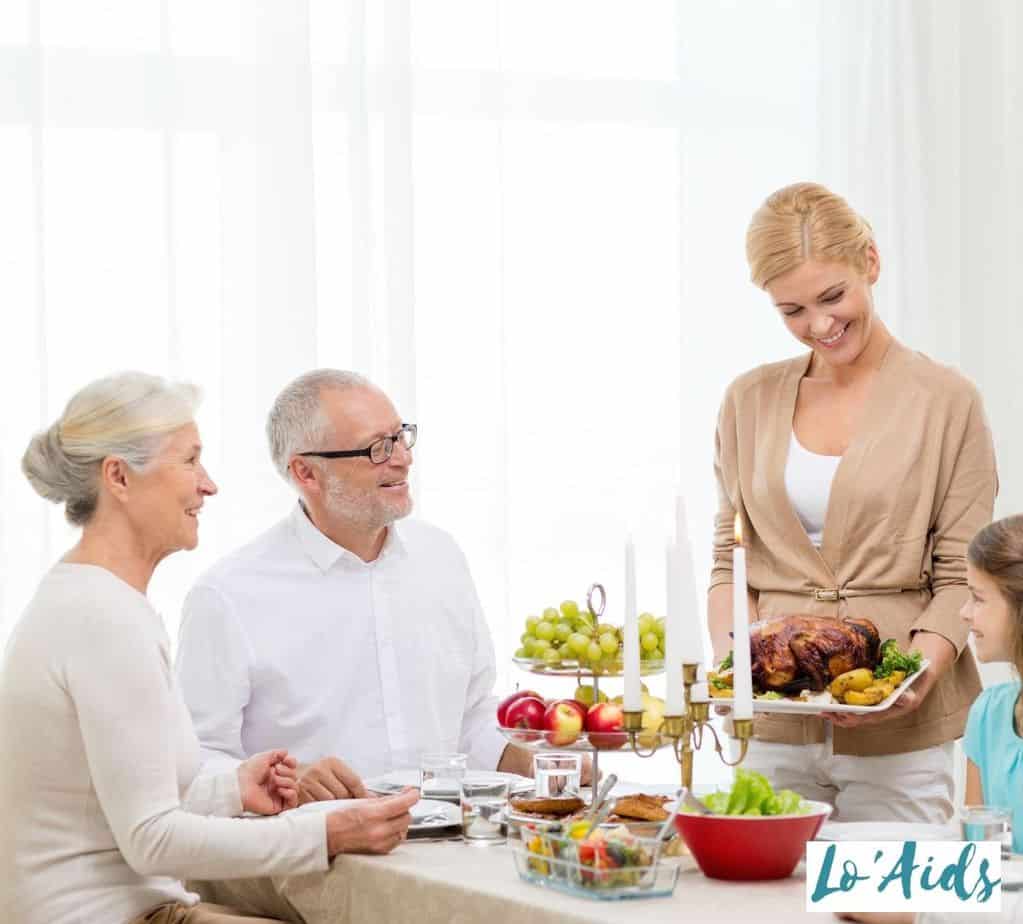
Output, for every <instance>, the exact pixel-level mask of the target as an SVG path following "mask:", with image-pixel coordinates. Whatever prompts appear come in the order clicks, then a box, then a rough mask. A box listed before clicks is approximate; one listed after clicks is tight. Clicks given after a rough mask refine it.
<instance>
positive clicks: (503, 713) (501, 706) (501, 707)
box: [497, 690, 543, 728]
mask: <svg viewBox="0 0 1023 924" xmlns="http://www.w3.org/2000/svg"><path fill="white" fill-rule="evenodd" d="M525 696H532V697H534V698H535V699H539V700H543V697H542V696H541V695H540V694H539V693H537V692H536V691H535V690H516V691H515V692H514V693H512V694H511V695H510V696H506V697H505V698H504V699H502V700H501V702H499V703H498V704H497V724H498V725H500V726H501V728H508V716H507V713H508V707H509V706H510V705H511V704H512V703H514V702H515V701H516V700H519V699H522V698H523V697H525Z"/></svg>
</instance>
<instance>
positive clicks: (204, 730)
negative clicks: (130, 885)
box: [177, 369, 531, 801]
mask: <svg viewBox="0 0 1023 924" xmlns="http://www.w3.org/2000/svg"><path fill="white" fill-rule="evenodd" d="M267 436H268V438H269V441H270V451H271V454H272V455H273V461H274V464H275V466H276V467H277V469H278V471H279V472H280V473H281V475H282V477H284V478H285V479H286V480H287V481H288V482H289V483H290V484H291V485H292V486H293V487H294V488H295V490H296V491H297V492H298V495H299V501H298V503H297V504H296V505H295V507H294V509H293V510H292V511H291V513H290V514H288V516H287V517H285V519H284V520H282V521H281V522H279V523H278V524H277V525H276V526H274V527H273V528H271V529H270V530H269V531H267V532H266V533H264V534H263V535H261V536H259V537H258V538H257V539H255V541H253V542H251V543H250V544H249V545H246V546H244V547H243V548H241V549H239V550H238V551H237V552H235V553H233V554H232V555H229V556H227V557H226V558H224V559H223V560H221V561H220V562H218V563H217V564H216V565H214V566H213V567H212V568H211V569H210V570H209V571H208V572H207V573H206V574H205V575H203V576H202V577H201V578H200V579H199V581H198V582H197V583H196V585H195V586H194V587H193V588H192V590H191V592H190V593H189V595H188V598H187V599H186V601H185V609H184V620H183V623H182V628H181V638H180V647H179V651H178V662H177V672H178V677H179V680H180V684H181V688H182V690H183V692H184V695H185V699H186V702H187V703H188V707H189V709H190V710H191V713H192V719H193V722H194V724H195V728H196V732H197V733H198V735H199V740H200V741H201V743H202V746H203V749H204V756H205V757H206V758H207V759H215V760H216V761H217V762H221V760H222V759H223V758H229V759H232V760H241V759H244V758H245V757H247V756H249V755H251V754H255V753H258V752H260V751H263V750H266V749H267V748H268V747H269V746H270V745H269V742H273V746H274V747H287V748H288V749H289V750H290V751H291V753H293V754H295V755H296V756H297V757H298V759H299V760H300V761H301V762H302V763H303V765H304V771H303V773H302V775H301V777H300V790H301V794H302V798H303V801H309V800H314V799H331V798H345V797H347V796H349V795H352V796H361V795H364V794H365V790H364V786H363V783H362V779H361V778H362V777H370V776H376V775H378V774H381V773H385V772H387V771H390V770H393V769H399V768H407V767H416V766H418V763H419V757H420V755H421V754H423V753H424V752H429V751H464V752H466V753H468V755H469V762H470V766H475V767H477V768H481V769H490V770H492V769H494V768H497V769H500V770H508V771H512V772H517V773H523V774H529V773H530V772H531V761H530V755H529V753H528V752H525V751H522V750H520V749H517V748H512V747H508V746H506V744H505V742H504V740H503V739H502V738H501V736H500V735H499V733H498V732H497V731H496V730H495V724H496V719H495V705H496V703H495V700H494V699H493V698H491V691H492V687H493V684H494V679H495V669H494V650H493V644H492V642H491V638H490V632H489V630H488V628H487V623H486V621H485V620H484V618H483V613H482V611H481V608H480V603H479V599H478V597H477V595H476V590H475V587H474V586H473V582H472V577H471V576H470V574H469V567H468V564H467V563H466V560H465V556H464V555H463V554H462V552H461V550H460V549H459V548H458V546H457V545H456V544H455V542H454V540H453V539H452V538H451V537H450V536H449V535H448V534H447V533H445V532H443V531H441V530H440V529H438V528H436V527H434V526H430V525H428V524H426V523H423V522H422V521H419V520H409V519H403V518H404V517H407V516H408V514H409V513H410V512H411V510H412V497H411V494H410V493H409V485H408V475H409V469H410V468H411V466H412V447H413V445H414V444H415V441H416V427H415V425H414V424H409V423H404V422H403V421H402V419H401V417H400V416H399V415H398V412H397V411H396V410H395V408H394V405H393V404H391V402H390V401H389V400H388V398H387V396H386V395H385V394H384V393H383V392H382V391H380V389H378V388H376V387H375V386H374V385H373V384H372V383H370V382H369V381H367V380H366V379H365V378H363V377H362V376H359V375H357V374H355V373H351V372H341V371H337V370H331V369H323V370H318V371H315V372H310V373H307V374H306V375H303V376H301V377H300V378H298V379H296V380H295V381H294V382H292V383H291V384H290V385H288V386H287V387H286V388H285V389H284V390H283V391H282V392H281V393H280V395H279V396H278V398H277V400H276V401H275V402H274V405H273V408H272V409H271V411H270V415H269V419H268V421H267ZM398 521H401V522H400V523H399V522H398ZM338 755H343V756H344V760H342V759H341V757H340V756H338Z"/></svg>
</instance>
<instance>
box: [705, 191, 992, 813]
mask: <svg viewBox="0 0 1023 924" xmlns="http://www.w3.org/2000/svg"><path fill="white" fill-rule="evenodd" d="M746 251H747V257H748V261H749V265H750V272H751V276H752V280H753V282H754V283H755V284H756V285H757V286H759V287H760V288H762V289H763V290H765V291H766V293H767V294H768V296H769V297H770V299H771V302H772V304H773V308H774V311H776V312H777V314H778V317H779V320H780V321H781V323H783V324H784V325H785V326H786V328H787V329H788V330H789V332H790V333H791V334H792V336H793V337H794V338H795V339H796V340H798V341H799V342H800V343H801V344H802V345H803V346H804V347H806V348H807V352H805V353H804V354H802V355H801V356H799V357H798V358H796V359H792V360H787V361H784V362H776V363H771V364H768V365H764V366H760V367H758V368H756V369H754V370H752V371H751V372H748V373H746V374H744V375H742V376H740V377H739V378H738V379H737V380H736V381H735V382H733V383H732V384H731V385H730V386H729V388H728V390H727V392H726V394H725V397H724V401H723V403H722V406H721V412H720V417H719V420H718V430H717V446H716V457H715V470H716V475H717V481H718V488H719V508H718V514H717V519H716V524H715V536H714V565H713V570H712V575H711V586H710V595H709V622H710V632H711V638H712V640H713V643H714V649H715V655H716V656H717V657H721V656H723V655H724V654H725V653H726V652H727V651H728V650H729V648H730V647H731V644H730V640H729V636H728V633H729V629H730V625H731V600H732V586H731V582H732V572H731V551H732V546H733V520H734V517H735V515H736V513H738V514H739V516H740V517H741V519H742V522H743V524H744V531H745V534H746V536H747V537H748V539H747V546H748V556H749V566H748V568H749V579H748V582H749V599H748V605H749V612H750V618H751V619H754V620H755V619H758V618H759V619H763V618H766V617H771V616H781V615H788V614H797V613H798V614H807V615H815V616H822V617H828V618H834V619H841V618H843V617H847V616H858V617H865V618H867V619H870V620H871V621H872V622H874V623H875V624H876V625H877V627H878V629H879V631H880V634H881V638H882V639H888V638H894V639H896V640H897V641H898V643H899V645H900V646H902V647H903V648H904V649H909V648H912V649H916V650H919V651H920V652H922V654H923V656H924V657H925V658H926V659H928V660H929V661H930V667H929V668H928V670H927V671H926V672H925V673H924V674H923V676H922V677H921V678H920V679H919V680H917V682H916V683H915V685H914V687H913V688H912V690H911V691H910V692H908V693H906V694H904V695H903V696H902V698H901V699H900V700H899V701H898V703H897V704H896V705H895V706H893V707H892V708H890V709H888V710H885V711H882V712H879V713H878V714H876V715H871V716H862V717H861V716H845V715H840V714H838V713H829V714H826V715H825V717H824V718H823V719H821V718H803V717H798V716H787V715H779V714H773V715H772V714H763V715H758V716H757V718H756V722H755V739H756V740H755V741H754V742H753V746H752V747H751V748H750V754H749V757H748V760H747V766H752V767H754V768H756V769H758V770H761V771H763V772H764V773H766V774H767V775H768V776H769V777H771V778H772V779H773V780H774V782H775V783H776V784H777V785H780V786H785V787H790V788H792V789H795V790H797V791H798V792H800V793H802V794H803V795H804V796H807V797H809V798H815V799H822V800H825V801H828V802H831V803H832V804H833V805H834V806H835V808H836V815H835V817H837V818H838V819H840V820H843V821H854V820H901V821H917V822H931V823H941V822H944V821H946V820H947V819H948V818H949V816H950V815H951V811H952V790H953V768H952V753H953V751H952V747H953V746H952V742H953V741H954V740H955V739H956V738H958V737H960V736H961V735H962V733H963V728H964V726H965V723H966V716H967V712H968V710H969V707H970V704H971V703H972V701H973V700H974V699H975V698H976V696H977V694H978V693H979V692H980V682H979V679H978V674H977V669H976V665H975V663H974V660H973V656H972V655H971V653H970V651H969V649H968V648H966V647H965V646H966V636H967V633H966V627H965V626H964V625H963V623H962V620H961V619H960V618H959V610H960V608H961V607H962V605H963V603H964V602H965V601H966V598H967V589H966V545H967V543H968V542H969V540H970V539H971V538H972V536H973V535H974V533H976V531H977V530H978V529H980V527H981V526H983V525H984V524H985V523H986V522H988V520H989V519H990V517H991V511H992V507H993V504H994V497H995V492H996V487H997V479H996V474H995V459H994V450H993V447H992V441H991V434H990V432H989V430H988V426H987V423H986V420H985V416H984V410H983V407H982V403H981V399H980V395H979V394H978V392H977V390H976V388H974V386H973V385H972V384H971V383H970V382H969V381H968V380H966V379H965V378H964V377H963V376H962V375H960V374H959V373H958V372H956V371H954V370H952V369H950V368H948V367H945V366H942V365H939V364H938V363H936V362H934V361H932V360H930V359H928V358H927V357H926V356H923V355H921V354H920V353H916V352H913V351H912V350H910V349H909V348H907V347H906V346H904V345H903V344H901V343H899V342H898V341H897V340H895V339H894V338H893V337H892V335H891V333H890V332H889V331H888V329H887V327H886V326H885V324H884V322H883V321H882V320H881V318H880V317H879V316H878V314H877V313H876V310H875V307H874V296H873V286H874V284H875V283H876V282H877V279H878V277H879V275H880V272H881V258H880V255H879V253H878V248H877V244H876V242H875V241H874V237H873V234H872V232H871V229H870V225H869V224H867V222H866V221H865V220H864V219H863V218H861V217H860V216H859V215H858V214H857V213H856V212H855V211H853V210H852V209H851V208H850V207H849V205H848V204H847V203H846V202H845V201H844V200H843V199H842V198H841V197H839V196H837V195H835V194H834V193H832V192H830V191H828V190H827V189H825V188H824V187H822V186H819V185H817V184H813V183H797V184H795V185H793V186H788V187H786V188H784V189H781V190H779V191H777V192H776V193H774V194H773V195H771V196H770V197H769V198H768V199H767V200H766V202H765V203H764V204H763V206H761V208H760V209H759V210H758V211H757V212H756V214H755V215H754V216H753V220H752V222H751V224H750V227H749V230H748V233H747V238H746Z"/></svg>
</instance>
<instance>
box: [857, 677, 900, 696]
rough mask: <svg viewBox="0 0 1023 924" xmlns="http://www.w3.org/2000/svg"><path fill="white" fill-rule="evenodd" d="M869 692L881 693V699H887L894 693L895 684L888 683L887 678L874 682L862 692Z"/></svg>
mask: <svg viewBox="0 0 1023 924" xmlns="http://www.w3.org/2000/svg"><path fill="white" fill-rule="evenodd" d="M871 690H880V691H881V693H882V694H883V695H882V696H881V699H887V698H888V697H889V696H891V695H892V693H894V692H895V684H893V683H889V682H888V679H887V678H885V679H884V680H875V681H874V682H873V683H872V684H871V685H870V686H869V687H867V688H866V689H865V690H864V691H863V692H864V693H868V692H870V691H871Z"/></svg>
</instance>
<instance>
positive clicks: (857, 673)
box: [828, 667, 874, 700]
mask: <svg viewBox="0 0 1023 924" xmlns="http://www.w3.org/2000/svg"><path fill="white" fill-rule="evenodd" d="M873 682H874V675H873V674H872V673H871V672H870V671H869V670H867V668H865V667H859V668H857V669H856V670H854V671H846V672H845V673H844V674H839V675H838V676H837V677H836V678H835V679H834V680H832V681H831V686H830V687H828V690H829V691H830V693H831V695H832V696H834V697H835V699H837V700H841V699H842V696H843V695H844V694H845V693H846V691H848V690H855V691H857V692H859V691H862V690H865V689H866V688H867V687H869V686H870V685H871V684H872V683H873Z"/></svg>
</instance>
